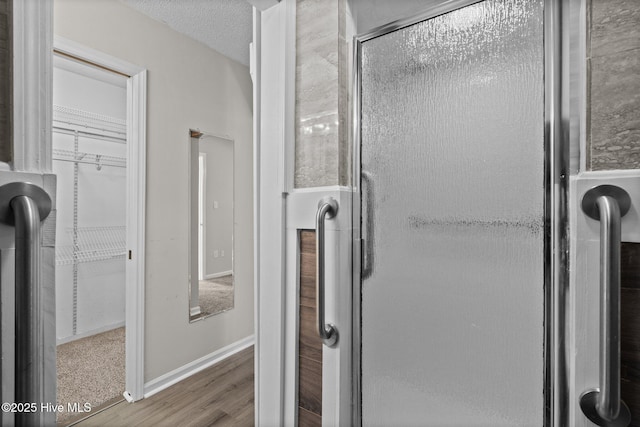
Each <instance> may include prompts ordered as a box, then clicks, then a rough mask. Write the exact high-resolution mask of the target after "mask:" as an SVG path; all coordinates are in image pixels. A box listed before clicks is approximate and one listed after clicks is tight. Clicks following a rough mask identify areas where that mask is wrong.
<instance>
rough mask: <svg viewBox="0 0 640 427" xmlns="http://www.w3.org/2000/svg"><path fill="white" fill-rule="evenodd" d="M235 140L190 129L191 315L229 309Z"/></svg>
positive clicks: (204, 315)
mask: <svg viewBox="0 0 640 427" xmlns="http://www.w3.org/2000/svg"><path fill="white" fill-rule="evenodd" d="M233 148H234V147H233V140H231V139H230V138H227V137H223V136H217V135H214V134H208V133H205V132H201V131H199V130H190V170H191V174H190V175H191V176H190V199H191V203H190V206H191V212H190V216H191V232H190V245H189V246H190V247H189V253H190V273H189V277H190V283H189V292H190V295H189V316H190V320H191V321H194V320H198V319H202V318H205V317H207V316H211V315H214V314H218V313H222V312H224V311H227V310H230V309H232V308H233V298H234V283H233V268H234V264H233V240H234V239H233V237H234V236H233V231H234V217H233V215H234V197H233V185H234V182H233V173H234V170H233Z"/></svg>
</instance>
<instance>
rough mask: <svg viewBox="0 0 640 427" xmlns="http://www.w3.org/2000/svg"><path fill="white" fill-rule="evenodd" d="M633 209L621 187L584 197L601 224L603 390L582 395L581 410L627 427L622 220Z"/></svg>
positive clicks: (607, 426) (606, 425)
mask: <svg viewBox="0 0 640 427" xmlns="http://www.w3.org/2000/svg"><path fill="white" fill-rule="evenodd" d="M630 207H631V198H630V197H629V194H628V193H627V192H626V191H625V190H623V189H622V188H620V187H616V186H613V185H600V186H597V187H594V188H592V189H591V190H589V191H587V192H586V193H585V195H584V197H583V198H582V210H583V212H584V213H585V214H586V215H587V216H589V217H590V218H593V219H595V220H599V221H600V379H599V381H600V388H599V389H591V390H587V391H585V392H584V393H583V394H582V395H581V396H580V408H581V409H582V412H583V413H584V415H585V416H586V417H587V418H588V419H589V420H591V422H593V423H594V424H597V425H599V426H602V427H626V426H628V425H629V423H630V422H631V414H630V412H629V408H628V407H627V405H626V404H625V403H624V402H623V401H622V400H621V398H620V242H621V219H622V217H623V216H624V215H625V214H626V213H627V212H628V211H629V209H630Z"/></svg>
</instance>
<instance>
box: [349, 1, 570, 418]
mask: <svg viewBox="0 0 640 427" xmlns="http://www.w3.org/2000/svg"><path fill="white" fill-rule="evenodd" d="M545 3H548V2H545V1H544V0H535V1H529V0H527V1H523V0H486V1H482V2H470V1H454V2H446V4H445V5H444V6H438V7H435V8H433V9H432V10H430V11H428V12H427V13H426V14H423V15H420V16H419V17H416V18H415V19H412V20H408V21H402V22H396V23H394V24H392V25H389V26H386V27H383V28H380V29H378V30H375V31H373V32H371V33H369V34H366V35H364V36H360V37H358V38H357V42H356V50H357V51H356V58H357V63H356V67H357V68H356V73H357V82H356V88H355V90H356V92H357V95H356V96H355V99H356V103H357V106H356V116H357V121H356V123H357V125H356V132H357V135H356V138H355V141H356V143H355V146H356V163H355V168H354V169H355V172H356V183H357V184H359V185H358V187H359V190H360V191H359V192H358V193H357V194H356V197H355V199H354V215H355V216H354V219H355V221H360V223H359V224H357V223H356V224H354V229H356V230H358V229H359V230H360V233H359V234H360V235H357V234H358V232H357V231H356V236H355V245H356V246H358V247H361V248H362V257H361V258H360V259H361V260H362V265H361V268H360V270H359V271H360V275H359V278H357V279H356V283H355V286H356V292H357V293H359V295H356V296H355V297H354V301H356V304H355V305H354V311H355V313H356V314H355V316H354V322H355V323H356V324H358V323H359V324H360V329H359V331H356V342H355V344H354V346H353V348H354V351H356V352H358V351H359V352H360V354H359V357H354V360H355V361H356V363H359V364H360V367H359V368H358V367H354V372H360V373H361V374H360V376H359V378H358V379H357V381H356V384H355V385H354V387H355V389H356V393H355V394H356V395H359V396H361V401H360V402H358V404H357V405H356V406H357V407H360V408H361V414H357V415H356V418H361V422H362V425H367V426H376V425H380V426H384V425H415V423H416V421H417V420H421V421H420V425H433V426H443V425H467V426H474V425H477V426H486V425H492V426H512V425H543V424H544V423H545V422H548V419H549V417H550V416H551V414H550V412H549V408H550V406H551V404H550V399H551V398H552V396H551V393H550V392H549V390H551V388H552V384H551V382H550V380H549V379H547V380H545V378H549V377H546V376H545V375H546V374H547V373H548V372H549V371H548V369H549V367H550V366H552V363H553V360H552V355H551V352H550V349H551V348H553V342H552V339H553V338H552V336H551V335H548V329H545V326H546V327H547V328H549V322H550V321H552V317H551V314H550V313H549V312H545V308H547V309H551V306H550V305H549V304H546V303H545V301H550V300H551V299H550V298H551V292H552V291H551V289H552V285H553V280H561V279H554V276H553V274H552V267H553V264H552V260H553V248H555V249H556V251H557V250H558V249H560V247H559V245H561V244H562V243H561V241H560V239H559V235H558V234H559V233H562V231H561V230H562V225H561V221H562V220H563V219H562V217H561V215H560V213H559V210H560V209H561V206H558V205H556V204H555V198H556V197H558V194H559V192H561V191H563V190H562V187H563V185H564V184H563V182H562V179H560V178H559V177H560V176H561V175H559V174H558V172H559V171H560V170H562V167H563V165H562V163H561V162H562V160H563V158H562V155H561V154H562V151H561V150H562V147H560V146H559V145H555V144H554V139H553V136H554V135H553V131H554V128H553V126H554V123H553V118H552V117H551V116H550V113H551V108H552V106H553V105H554V104H553V103H554V101H555V98H554V97H553V96H549V94H550V93H551V92H550V91H549V90H550V87H551V85H552V84H553V82H554V74H553V73H554V68H553V66H554V64H553V52H554V46H553V45H552V43H553V42H554V40H553V38H552V37H548V35H549V34H551V33H550V29H549V28H548V26H549V25H552V22H551V21H550V19H549V16H550V14H551V13H552V11H551V10H547V8H546V7H545ZM545 13H546V14H547V15H546V16H547V19H546V20H545ZM545 31H547V38H546V39H545ZM552 161H555V162H557V163H556V164H552ZM556 174H558V175H556ZM551 183H555V184H556V185H555V186H553V185H551ZM552 187H553V188H554V189H552ZM358 206H360V209H358V208H357V207H358ZM554 209H556V210H555V211H554ZM554 224H560V225H558V226H557V227H558V228H555V227H554ZM557 267H558V268H561V266H559V265H557ZM358 333H359V334H360V336H359V337H357V335H358ZM356 422H359V420H356Z"/></svg>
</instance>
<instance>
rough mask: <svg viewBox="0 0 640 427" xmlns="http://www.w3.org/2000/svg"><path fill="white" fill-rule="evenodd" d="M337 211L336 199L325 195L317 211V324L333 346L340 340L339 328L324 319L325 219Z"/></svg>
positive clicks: (319, 330) (326, 342)
mask: <svg viewBox="0 0 640 427" xmlns="http://www.w3.org/2000/svg"><path fill="white" fill-rule="evenodd" d="M337 213H338V202H337V201H336V199H334V198H332V197H325V198H323V199H322V200H320V203H318V212H317V213H316V256H317V262H316V325H317V327H318V335H319V336H320V338H322V341H323V342H324V344H325V345H326V346H328V347H333V346H334V345H336V343H337V342H338V328H337V327H336V326H335V325H332V324H325V320H324V312H325V300H324V290H325V286H324V285H325V283H324V276H325V275H324V269H325V265H324V252H325V238H324V237H325V236H324V221H325V218H333V217H335V216H336V214H337Z"/></svg>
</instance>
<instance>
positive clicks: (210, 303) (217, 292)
mask: <svg viewBox="0 0 640 427" xmlns="http://www.w3.org/2000/svg"><path fill="white" fill-rule="evenodd" d="M198 304H200V311H201V312H202V314H201V315H200V316H208V315H209V314H215V313H220V312H222V311H227V310H230V309H232V308H233V276H232V275H228V276H223V277H218V278H216V279H209V280H200V290H199V294H198Z"/></svg>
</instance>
